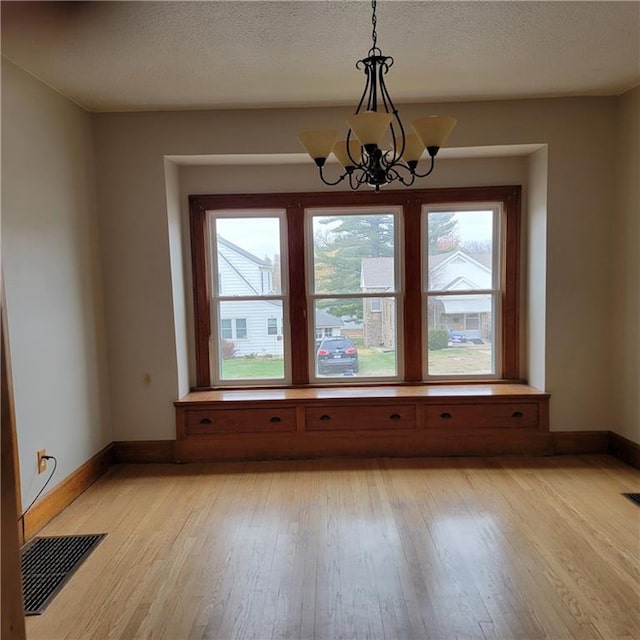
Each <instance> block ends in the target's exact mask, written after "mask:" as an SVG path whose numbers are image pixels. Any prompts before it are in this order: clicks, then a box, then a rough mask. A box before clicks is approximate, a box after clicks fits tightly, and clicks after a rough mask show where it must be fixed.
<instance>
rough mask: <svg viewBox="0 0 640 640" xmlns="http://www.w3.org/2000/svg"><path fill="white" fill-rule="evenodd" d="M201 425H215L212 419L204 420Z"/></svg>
mask: <svg viewBox="0 0 640 640" xmlns="http://www.w3.org/2000/svg"><path fill="white" fill-rule="evenodd" d="M200 424H213V420H212V419H211V418H202V420H200Z"/></svg>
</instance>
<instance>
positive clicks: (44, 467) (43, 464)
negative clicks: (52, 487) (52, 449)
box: [38, 449, 47, 473]
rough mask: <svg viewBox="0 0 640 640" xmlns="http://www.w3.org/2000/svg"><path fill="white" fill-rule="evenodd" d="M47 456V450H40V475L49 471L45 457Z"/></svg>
mask: <svg viewBox="0 0 640 640" xmlns="http://www.w3.org/2000/svg"><path fill="white" fill-rule="evenodd" d="M46 455H47V450H46V449H40V451H38V473H44V472H45V471H46V470H47V459H46V458H45V457H44V456H46Z"/></svg>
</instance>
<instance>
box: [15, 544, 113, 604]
mask: <svg viewBox="0 0 640 640" xmlns="http://www.w3.org/2000/svg"><path fill="white" fill-rule="evenodd" d="M105 536H106V533H97V534H91V535H82V536H49V537H39V538H34V539H33V540H31V541H30V542H28V543H27V544H26V545H25V546H24V547H23V548H22V551H21V552H20V561H21V567H22V593H23V597H24V612H25V615H27V616H34V615H40V614H41V613H42V612H43V611H44V610H45V609H46V607H47V605H48V604H49V603H50V602H51V600H52V599H53V597H54V596H55V595H56V594H57V593H58V592H59V591H60V589H62V587H63V586H64V584H65V583H66V582H67V580H69V578H70V577H71V576H72V575H73V573H74V572H75V570H76V569H77V568H78V567H79V566H80V565H81V564H82V562H83V561H84V560H85V559H86V558H87V557H88V556H89V554H90V553H91V552H92V551H93V550H94V549H95V548H96V546H97V545H98V544H99V543H100V542H101V541H102V539H103V538H104V537H105Z"/></svg>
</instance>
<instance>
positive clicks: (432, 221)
mask: <svg viewBox="0 0 640 640" xmlns="http://www.w3.org/2000/svg"><path fill="white" fill-rule="evenodd" d="M428 219H429V229H428V242H429V253H430V254H431V255H435V254H437V253H446V252H447V251H455V250H456V249H457V248H458V246H459V245H460V240H459V238H458V234H457V229H456V228H457V226H458V219H457V218H456V214H455V213H430V214H429V218H428Z"/></svg>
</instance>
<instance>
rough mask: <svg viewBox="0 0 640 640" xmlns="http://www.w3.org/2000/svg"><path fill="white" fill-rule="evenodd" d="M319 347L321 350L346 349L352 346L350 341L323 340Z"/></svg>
mask: <svg viewBox="0 0 640 640" xmlns="http://www.w3.org/2000/svg"><path fill="white" fill-rule="evenodd" d="M320 346H321V347H322V348H323V349H348V348H349V347H351V346H353V345H352V344H351V341H350V340H325V341H324V342H323V343H322V344H321V345H320Z"/></svg>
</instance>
